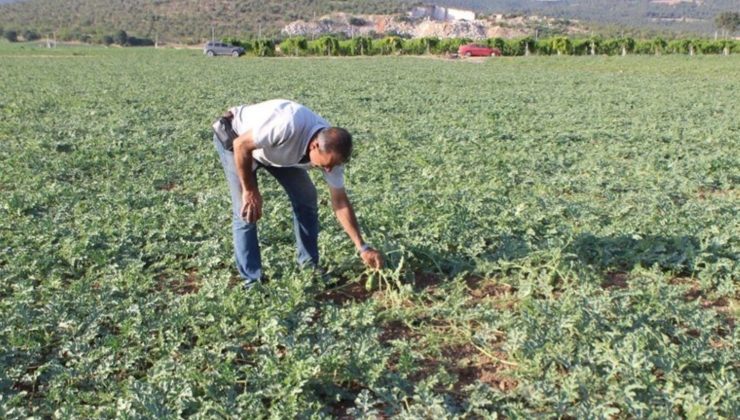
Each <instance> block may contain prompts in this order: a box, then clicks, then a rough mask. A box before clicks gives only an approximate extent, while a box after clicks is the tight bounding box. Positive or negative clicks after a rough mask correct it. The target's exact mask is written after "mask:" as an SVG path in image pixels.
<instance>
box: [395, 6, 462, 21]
mask: <svg viewBox="0 0 740 420" xmlns="http://www.w3.org/2000/svg"><path fill="white" fill-rule="evenodd" d="M409 16H410V17H411V18H413V19H423V18H430V19H431V20H439V21H453V20H471V21H472V20H475V12H472V11H470V10H461V9H449V8H447V7H440V6H417V7H414V8H413V9H411V11H410V12H409Z"/></svg>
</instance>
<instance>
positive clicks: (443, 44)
mask: <svg viewBox="0 0 740 420" xmlns="http://www.w3.org/2000/svg"><path fill="white" fill-rule="evenodd" d="M471 42H473V40H472V39H470V38H448V39H443V40H441V41H440V42H439V51H440V52H441V53H456V52H457V49H458V48H460V45H465V44H469V43H471Z"/></svg>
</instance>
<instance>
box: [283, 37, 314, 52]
mask: <svg viewBox="0 0 740 420" xmlns="http://www.w3.org/2000/svg"><path fill="white" fill-rule="evenodd" d="M280 51H282V53H283V54H285V55H292V56H299V55H305V54H306V52H307V51H308V41H307V40H306V37H303V36H295V37H290V38H287V39H285V40H284V41H283V42H281V43H280Z"/></svg>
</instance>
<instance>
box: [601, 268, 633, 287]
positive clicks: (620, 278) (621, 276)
mask: <svg viewBox="0 0 740 420" xmlns="http://www.w3.org/2000/svg"><path fill="white" fill-rule="evenodd" d="M628 279H629V274H627V273H625V272H622V271H615V272H611V273H606V280H604V282H603V283H601V287H603V288H604V289H626V288H627V287H629V285H628V284H627V280H628Z"/></svg>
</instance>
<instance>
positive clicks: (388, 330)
mask: <svg viewBox="0 0 740 420" xmlns="http://www.w3.org/2000/svg"><path fill="white" fill-rule="evenodd" d="M382 328H383V329H382V331H381V332H380V334H379V335H378V341H380V342H381V343H384V344H385V343H388V342H389V341H392V340H405V341H409V340H413V339H415V338H417V337H418V334H416V333H414V332H413V331H412V330H411V328H409V327H408V326H406V324H404V323H403V322H401V321H398V320H394V321H391V322H389V323H387V324H385V325H383V327H382Z"/></svg>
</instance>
